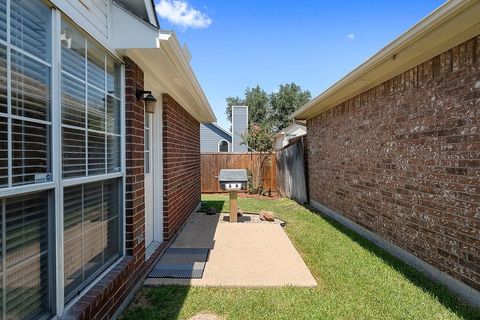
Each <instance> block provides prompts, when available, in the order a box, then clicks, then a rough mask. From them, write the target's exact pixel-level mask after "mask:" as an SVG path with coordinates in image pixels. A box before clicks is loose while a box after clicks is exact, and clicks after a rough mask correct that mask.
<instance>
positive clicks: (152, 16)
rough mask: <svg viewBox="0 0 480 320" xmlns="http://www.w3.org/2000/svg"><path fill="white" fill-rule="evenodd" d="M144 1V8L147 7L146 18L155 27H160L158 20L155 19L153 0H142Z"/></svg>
mask: <svg viewBox="0 0 480 320" xmlns="http://www.w3.org/2000/svg"><path fill="white" fill-rule="evenodd" d="M143 1H144V2H145V8H146V9H147V15H148V20H150V23H151V24H152V25H154V26H155V27H157V28H160V24H159V23H160V22H159V21H158V19H157V13H156V11H155V3H154V2H153V0H143Z"/></svg>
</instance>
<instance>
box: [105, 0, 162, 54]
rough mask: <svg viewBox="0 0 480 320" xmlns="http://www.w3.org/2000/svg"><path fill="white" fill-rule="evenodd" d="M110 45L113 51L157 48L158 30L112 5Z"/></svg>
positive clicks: (118, 6)
mask: <svg viewBox="0 0 480 320" xmlns="http://www.w3.org/2000/svg"><path fill="white" fill-rule="evenodd" d="M111 12H112V20H111V21H112V26H111V28H112V31H111V32H112V33H111V35H112V41H111V42H112V45H113V46H114V48H115V49H133V48H135V49H139V48H150V49H153V48H159V30H158V29H157V28H156V27H155V26H153V25H151V24H149V23H148V22H146V21H143V20H141V19H139V18H138V17H137V16H135V15H134V14H133V13H131V12H130V11H128V10H126V9H125V8H123V7H122V6H120V5H118V4H116V3H115V2H114V3H113V5H112V11H111Z"/></svg>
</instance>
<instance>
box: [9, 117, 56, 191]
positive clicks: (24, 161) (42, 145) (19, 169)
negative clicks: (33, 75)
mask: <svg viewBox="0 0 480 320" xmlns="http://www.w3.org/2000/svg"><path fill="white" fill-rule="evenodd" d="M49 129H50V128H49V126H48V125H45V124H41V123H36V122H30V121H22V120H15V119H14V120H12V140H13V141H12V153H13V157H12V158H13V159H12V165H13V168H12V170H13V172H12V174H13V177H12V180H13V185H19V184H28V183H35V182H36V180H37V179H39V180H43V179H47V176H37V175H41V174H44V175H45V174H47V173H49V159H48V153H49V152H48V148H49V147H48V146H49V143H48V140H49V138H48V137H49V136H50V133H49V131H50V130H49ZM48 179H50V180H51V176H50V177H48Z"/></svg>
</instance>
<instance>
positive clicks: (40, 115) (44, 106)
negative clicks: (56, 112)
mask: <svg viewBox="0 0 480 320" xmlns="http://www.w3.org/2000/svg"><path fill="white" fill-rule="evenodd" d="M12 114H14V115H17V116H23V117H29V118H34V119H39V120H44V121H48V120H50V68H49V67H47V66H45V65H44V64H42V63H40V62H38V61H35V60H33V59H30V58H28V57H26V56H24V55H22V54H20V53H16V52H15V51H12Z"/></svg>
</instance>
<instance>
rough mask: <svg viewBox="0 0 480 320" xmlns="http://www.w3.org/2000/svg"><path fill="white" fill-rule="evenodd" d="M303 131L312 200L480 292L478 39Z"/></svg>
mask: <svg viewBox="0 0 480 320" xmlns="http://www.w3.org/2000/svg"><path fill="white" fill-rule="evenodd" d="M307 127H308V136H307V141H308V143H307V144H308V146H307V154H308V164H309V183H310V196H311V199H313V200H315V201H317V202H319V203H322V204H323V205H325V206H327V207H329V208H330V209H332V210H334V211H336V212H338V213H340V214H342V215H343V216H345V217H347V218H349V219H350V220H352V221H354V222H356V223H357V224H359V225H361V226H363V227H364V228H366V229H368V230H370V231H373V232H375V233H377V234H379V235H380V236H382V237H383V238H384V239H386V240H388V241H390V242H392V243H394V244H396V245H398V246H400V247H401V248H403V249H405V250H407V251H409V252H410V253H412V254H414V255H415V256H417V257H418V258H420V259H422V260H424V261H426V262H428V263H430V264H431V265H433V266H434V267H436V268H438V269H440V270H442V271H444V272H446V273H447V274H449V275H451V276H453V277H455V278H456V279H458V280H460V281H462V282H464V283H466V284H467V285H469V286H471V287H472V288H475V289H477V290H480V36H479V37H476V38H474V39H472V40H470V41H467V42H466V43H463V44H461V45H460V46H458V47H455V48H453V49H451V50H449V51H447V52H445V53H443V54H441V55H440V56H437V57H435V58H434V59H432V60H430V61H427V62H425V63H423V64H421V65H419V66H417V67H415V68H413V69H411V70H409V71H407V72H405V73H403V74H401V75H399V76H397V77H395V78H393V79H391V80H389V81H386V82H385V83H383V84H381V85H379V86H377V87H375V88H373V89H371V90H369V91H367V92H364V93H362V94H361V95H359V96H356V97H354V98H352V99H350V100H348V101H346V102H344V103H342V104H340V105H338V106H336V107H335V108H333V109H330V110H329V111H327V112H325V113H323V114H320V115H318V116H316V117H314V118H312V119H311V120H309V121H308V123H307Z"/></svg>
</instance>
